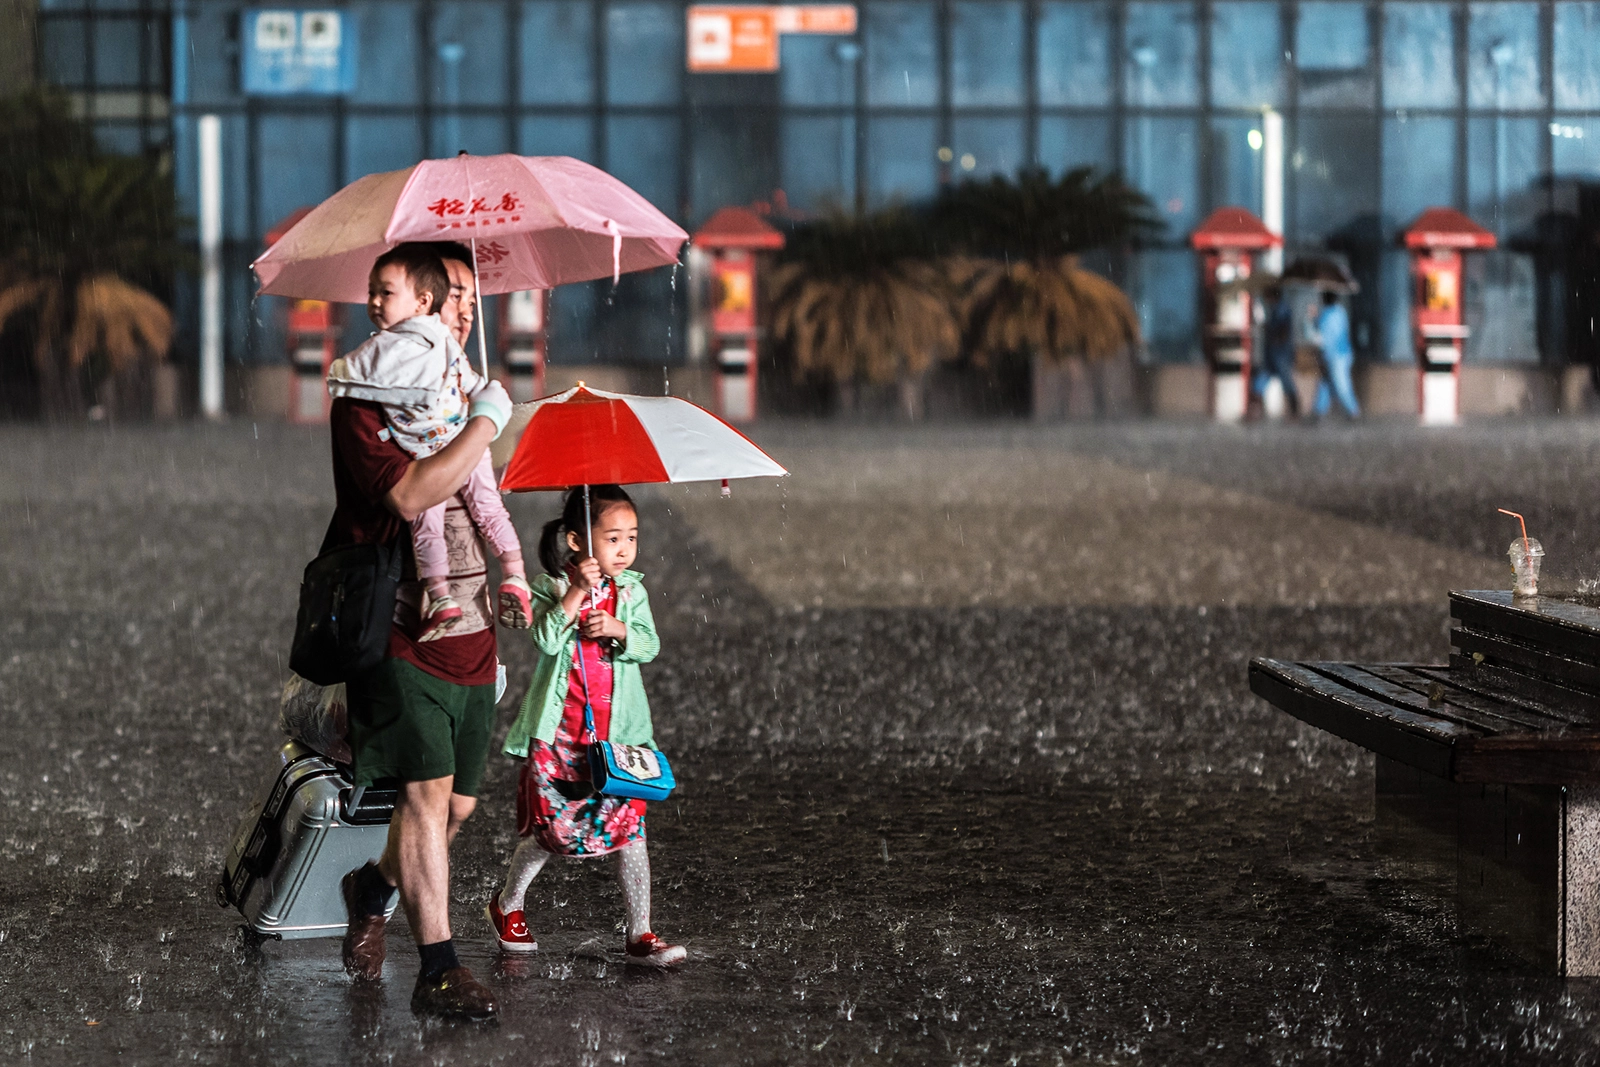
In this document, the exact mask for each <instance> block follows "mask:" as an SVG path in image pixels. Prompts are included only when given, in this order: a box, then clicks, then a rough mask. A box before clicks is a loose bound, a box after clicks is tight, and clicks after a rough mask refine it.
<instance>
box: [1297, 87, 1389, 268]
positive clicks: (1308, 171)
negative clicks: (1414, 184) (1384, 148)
mask: <svg viewBox="0 0 1600 1067" xmlns="http://www.w3.org/2000/svg"><path fill="white" fill-rule="evenodd" d="M1378 160H1379V154H1378V123H1377V120H1376V118H1373V117H1368V116H1364V115H1304V116H1302V117H1301V119H1300V122H1299V136H1298V138H1297V143H1296V144H1295V147H1294V152H1293V154H1292V155H1291V157H1290V167H1289V175H1288V177H1289V180H1290V182H1292V183H1293V184H1292V189H1291V195H1290V202H1291V203H1292V205H1293V215H1292V217H1291V226H1292V233H1291V234H1290V238H1291V240H1296V241H1303V242H1308V243H1309V242H1314V241H1321V240H1324V239H1326V238H1327V237H1328V236H1330V235H1332V234H1336V233H1339V232H1340V231H1343V230H1346V229H1347V228H1348V227H1350V226H1351V224H1352V223H1354V222H1356V221H1357V220H1358V219H1361V220H1370V219H1372V218H1373V217H1374V216H1376V215H1377V213H1378Z"/></svg>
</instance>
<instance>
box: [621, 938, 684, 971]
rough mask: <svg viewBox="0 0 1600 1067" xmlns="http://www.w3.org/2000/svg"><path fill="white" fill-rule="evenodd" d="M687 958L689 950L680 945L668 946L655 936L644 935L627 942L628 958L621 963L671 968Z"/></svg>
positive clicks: (634, 965)
mask: <svg viewBox="0 0 1600 1067" xmlns="http://www.w3.org/2000/svg"><path fill="white" fill-rule="evenodd" d="M688 958H689V950H688V949H686V948H684V947H683V946H682V945H669V944H667V943H666V942H665V941H663V940H661V939H660V938H659V937H657V936H656V935H655V934H644V935H643V936H641V937H640V938H639V940H637V941H630V942H628V958H627V959H626V960H625V961H623V962H625V963H627V964H628V965H629V966H633V967H671V966H674V965H675V964H679V963H682V962H683V961H684V960H686V959H688Z"/></svg>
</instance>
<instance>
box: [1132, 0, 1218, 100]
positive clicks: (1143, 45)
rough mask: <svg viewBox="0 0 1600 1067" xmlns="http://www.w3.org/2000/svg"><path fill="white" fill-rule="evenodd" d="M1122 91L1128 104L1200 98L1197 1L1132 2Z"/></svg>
mask: <svg viewBox="0 0 1600 1067" xmlns="http://www.w3.org/2000/svg"><path fill="white" fill-rule="evenodd" d="M1127 20H1128V21H1127V26H1126V29H1125V33H1124V36H1125V41H1126V46H1127V48H1126V53H1127V54H1126V57H1125V58H1126V60H1127V62H1126V63H1124V65H1123V71H1124V74H1125V82H1124V84H1123V91H1124V93H1126V99H1127V103H1128V106H1129V107H1182V106H1185V105H1189V104H1195V103H1198V102H1199V100H1200V79H1199V76H1198V74H1197V73H1196V72H1197V70H1198V66H1197V64H1198V62H1199V57H1200V40H1199V33H1198V32H1197V24H1196V21H1195V11H1194V5H1193V4H1182V3H1143V2H1136V3H1131V4H1129V5H1128V8H1127Z"/></svg>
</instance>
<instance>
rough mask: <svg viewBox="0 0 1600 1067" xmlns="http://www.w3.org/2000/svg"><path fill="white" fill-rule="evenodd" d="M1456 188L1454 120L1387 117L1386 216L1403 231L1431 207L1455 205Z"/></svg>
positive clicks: (1385, 128)
mask: <svg viewBox="0 0 1600 1067" xmlns="http://www.w3.org/2000/svg"><path fill="white" fill-rule="evenodd" d="M1455 188H1456V122H1455V120H1454V119H1433V118H1403V119H1384V120H1383V218H1384V223H1385V225H1386V227H1388V228H1393V229H1396V230H1398V229H1403V228H1404V227H1406V226H1409V225H1410V224H1411V222H1412V220H1413V219H1415V218H1416V217H1417V216H1418V215H1420V214H1422V212H1423V210H1424V209H1426V208H1430V207H1452V206H1453V205H1454V200H1455Z"/></svg>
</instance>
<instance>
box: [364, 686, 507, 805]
mask: <svg viewBox="0 0 1600 1067" xmlns="http://www.w3.org/2000/svg"><path fill="white" fill-rule="evenodd" d="M347 688H348V690H349V708H350V752H351V756H352V762H353V763H354V765H355V784H356V785H371V784H372V783H373V782H376V781H379V780H381V779H384V778H398V779H400V780H401V781H403V782H426V781H428V780H430V779H433V778H444V777H446V776H449V775H454V776H455V784H454V785H453V786H452V787H451V791H452V792H455V793H459V794H461V795H462V796H466V797H475V796H477V795H478V787H479V786H480V785H482V784H483V768H484V764H485V762H487V760H488V758H489V740H490V734H492V733H493V732H494V683H493V682H489V683H487V684H485V685H455V684H454V683H451V682H447V681H444V680H443V679H442V678H435V677H434V676H433V675H431V674H429V673H428V672H427V671H424V670H421V669H420V668H418V667H415V666H413V665H411V664H410V663H407V662H406V661H405V660H403V659H386V660H384V661H383V662H382V663H380V664H379V665H378V666H376V667H374V668H373V669H372V670H371V671H370V672H369V673H367V674H365V675H363V676H362V677H361V679H360V680H359V681H355V682H351V683H349V685H348V687H347Z"/></svg>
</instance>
